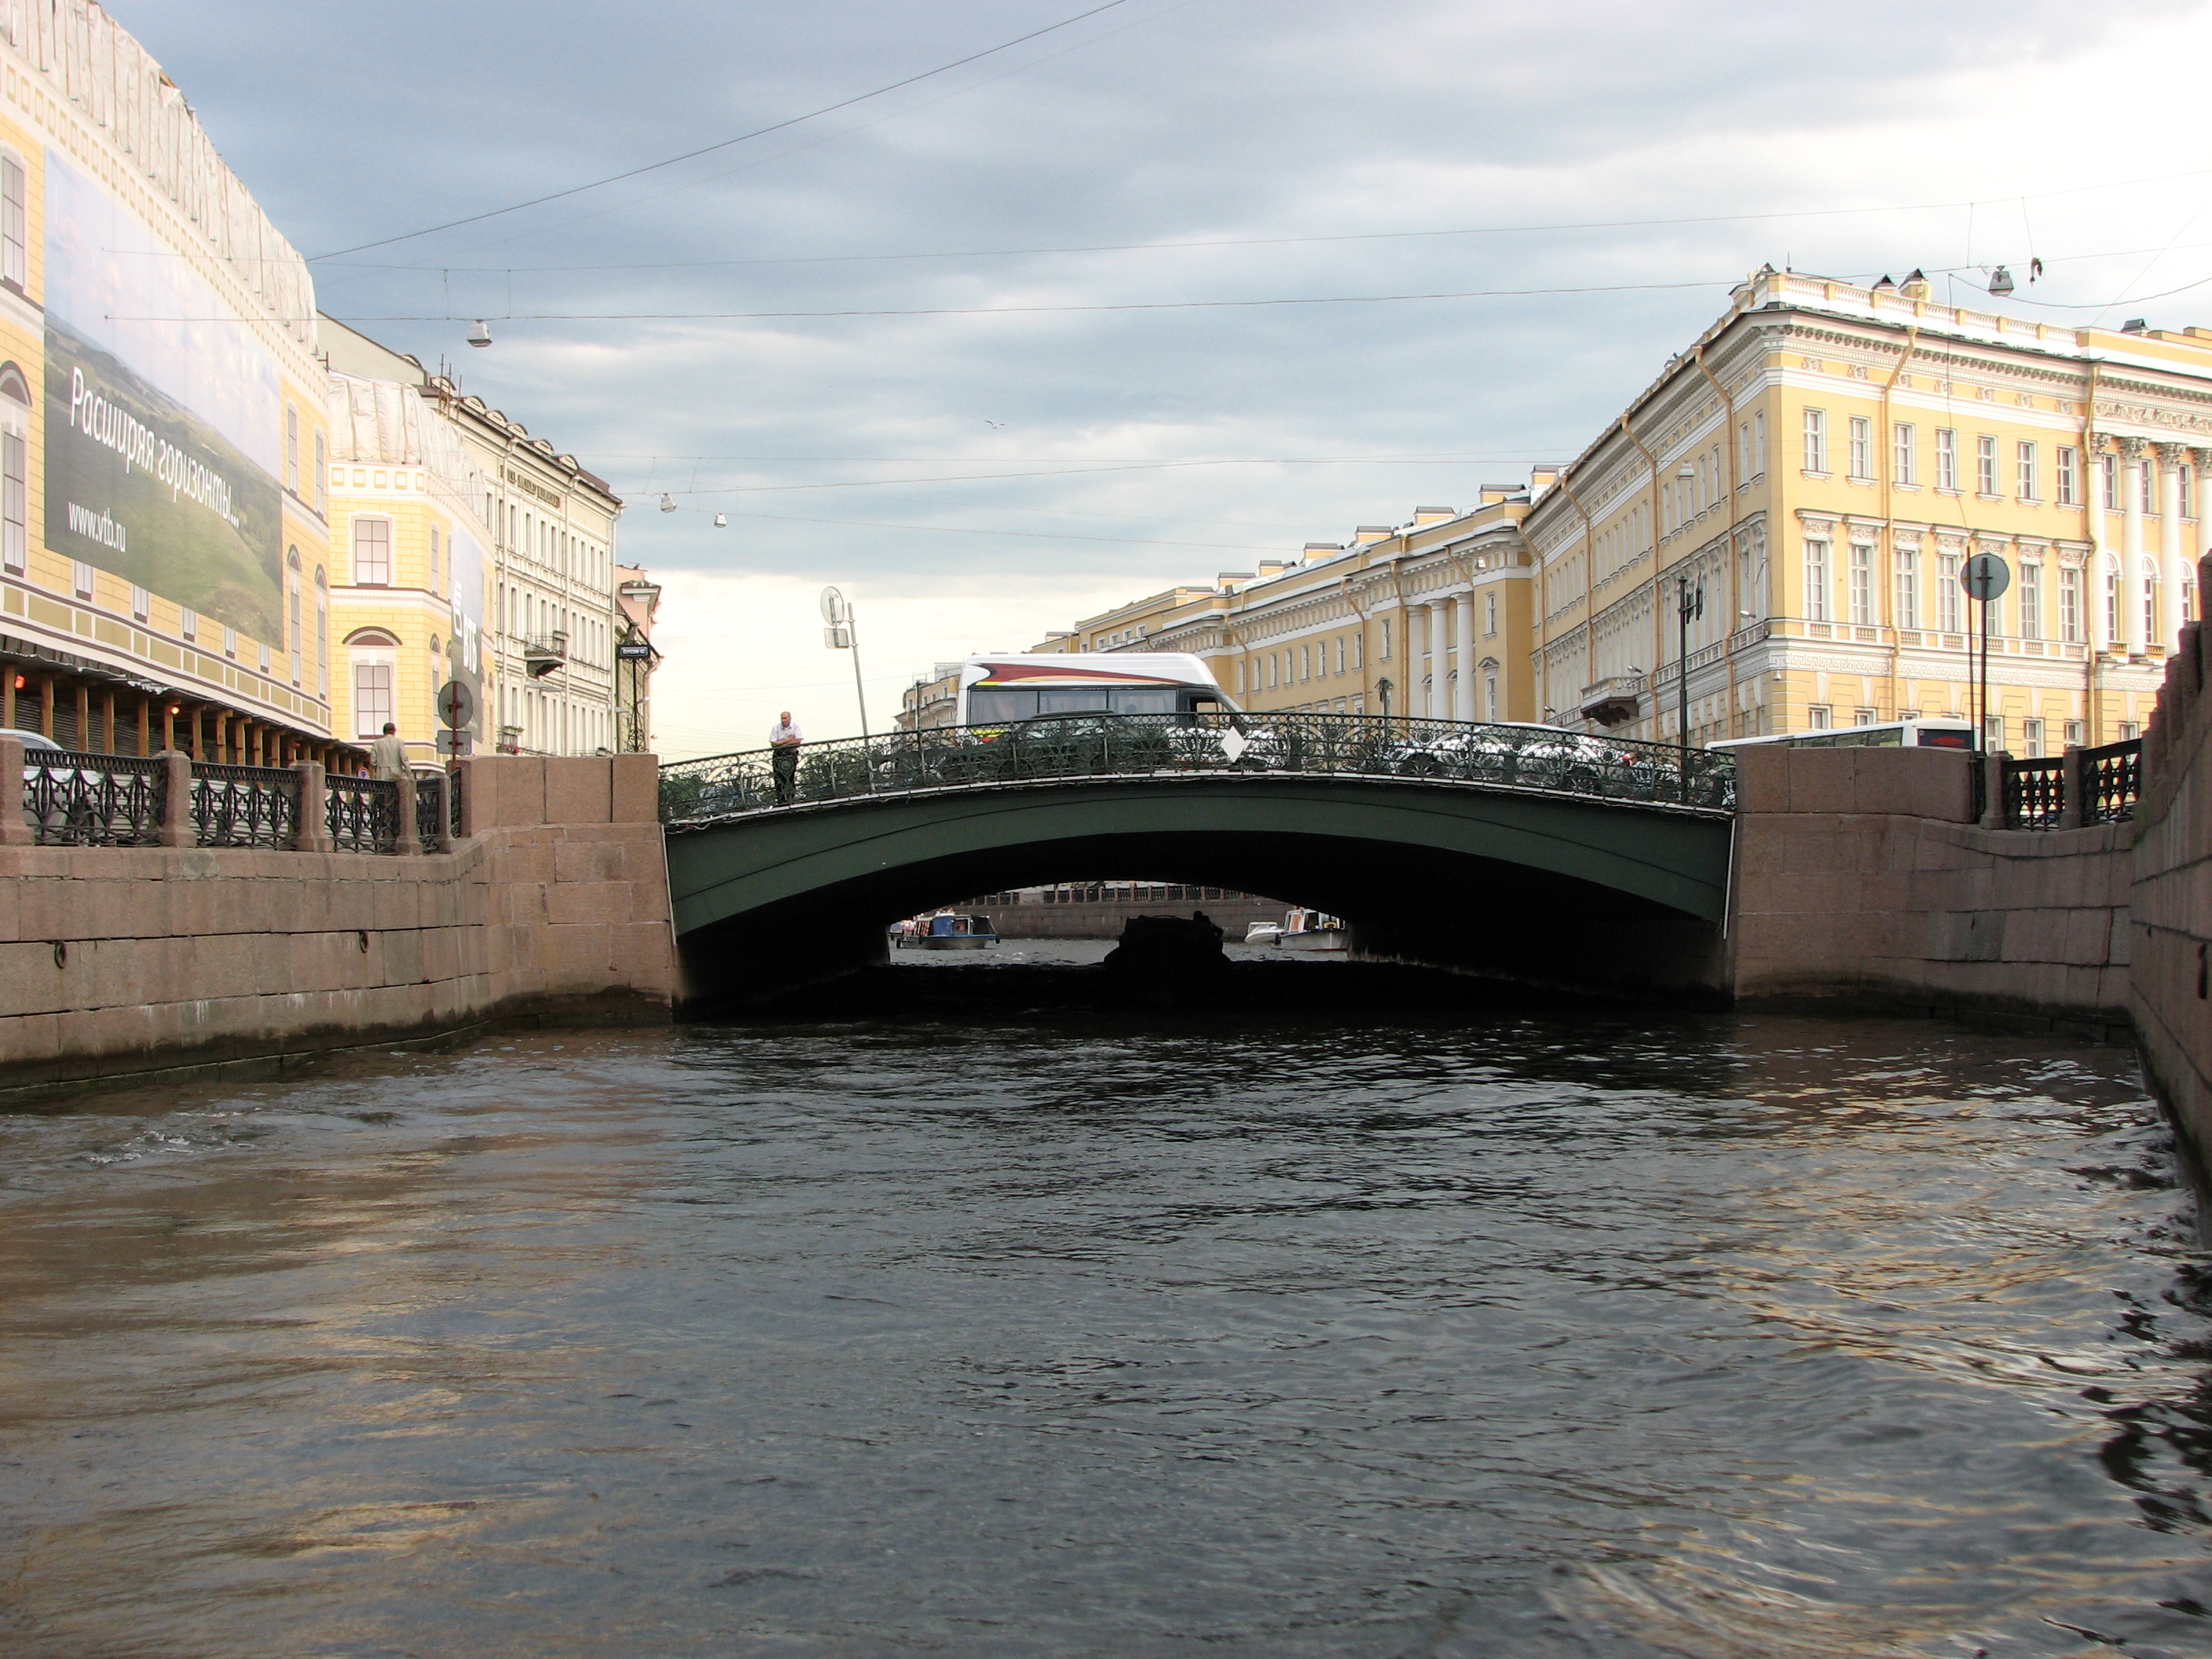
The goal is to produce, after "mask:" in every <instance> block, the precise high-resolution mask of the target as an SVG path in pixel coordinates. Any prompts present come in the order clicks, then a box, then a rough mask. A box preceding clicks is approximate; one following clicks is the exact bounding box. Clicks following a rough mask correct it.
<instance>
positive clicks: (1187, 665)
mask: <svg viewBox="0 0 2212 1659" xmlns="http://www.w3.org/2000/svg"><path fill="white" fill-rule="evenodd" d="M1237 712H1238V710H1237V705H1236V704H1235V703H1233V702H1231V701H1230V700H1229V696H1228V694H1227V693H1226V692H1225V691H1224V690H1222V689H1221V687H1220V686H1219V685H1218V684H1215V682H1214V678H1213V674H1212V671H1211V670H1209V669H1208V668H1207V667H1206V664H1205V662H1204V661H1203V660H1201V659H1199V658H1197V657H1193V656H1186V655H1182V654H1179V653H1170V652H1164V651H1162V652H1151V653H1146V652H1141V651H1112V652H1105V651H1100V652H1074V651H1068V652H1039V653H1036V654H1034V655H1029V654H1022V653H1008V654H1006V655H1004V656H996V657H970V658H969V659H968V660H967V661H966V662H964V663H963V664H961V665H960V708H959V710H958V714H957V723H958V724H959V725H962V726H998V725H1000V724H1006V725H1011V724H1012V723H1013V722H1014V721H1016V720H1034V719H1036V717H1037V716H1038V715H1040V714H1236V713H1237Z"/></svg>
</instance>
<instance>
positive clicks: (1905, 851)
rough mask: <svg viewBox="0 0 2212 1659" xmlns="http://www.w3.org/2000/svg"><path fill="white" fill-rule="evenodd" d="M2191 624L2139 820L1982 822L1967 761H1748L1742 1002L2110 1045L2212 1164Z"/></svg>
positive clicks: (1912, 755)
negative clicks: (1889, 1012)
mask: <svg viewBox="0 0 2212 1659" xmlns="http://www.w3.org/2000/svg"><path fill="white" fill-rule="evenodd" d="M2206 649H2207V641H2206V640H2205V638H2204V635H2203V630H2202V629H2201V628H2199V627H2198V626H2197V625H2196V624H2194V623H2192V624H2191V626H2189V627H2188V628H2187V629H2184V630H2183V634H2182V637H2181V640H2180V641H2179V646H2178V647H2177V648H2176V650H2175V652H2174V654H2173V655H2172V658H2171V659H2169V661H2168V664H2167V669H2166V685H2165V688H2164V690H2162V691H2161V692H2160V697H2159V711H2158V714H2157V716H2156V718H2155V719H2154V721H2153V722H2152V725H2151V728H2150V730H2149V732H2148V733H2147V734H2146V736H2145V739H2144V744H2143V757H2142V786H2141V796H2140V799H2138V800H2137V802H2136V808H2135V814H2134V817H2133V819H2132V821H2131V822H2129V823H2115V824H2107V825H2104V826H2100V827H2096V828H2088V829H2054V830H2041V831H2038V830H2021V829H1992V828H1986V827H1984V826H1983V825H1982V824H1979V823H1973V822H1971V821H1970V819H1971V817H1972V812H1971V797H1970V790H1971V787H1972V772H1971V768H1972V766H1973V765H1974V761H1973V759H1972V757H1967V756H1961V755H1947V754H1940V753H1932V752H1929V751H1927V750H1867V749H1861V750H1846V749H1830V750H1804V749H1800V750H1783V749H1774V750H1747V751H1745V752H1744V756H1743V762H1744V766H1743V773H1742V776H1741V803H1742V811H1741V816H1740V817H1739V819H1738V823H1737V838H1736V853H1735V877H1734V879H1735V907H1734V915H1733V919H1732V922H1731V926H1730V929H1729V953H1730V975H1731V983H1732V985H1733V987H1734V990H1735V996H1736V1000H1737V1002H1738V1004H1739V1006H1751V1007H1758V1006H1785V1007H1787V1006H1800V1007H1805V1006H1809V1007H1816V1008H1821V1007H1825V1008H1839V1007H1846V1006H1865V1007H1869V1008H1887V1009H1897V1008H1911V1009H1918V1010H1922V1011H1924V1012H1930V1013H1944V1014H1954V1015H1967V1016H1987V1015H1991V1014H1995V1015H1999V1016H2004V1017H2008V1018H2014V1019H2019V1020H2025V1021H2033V1022H2038V1023H2043V1024H2051V1025H2054V1026H2058V1027H2062V1028H2077V1029H2078V1028H2089V1029H2093V1030H2097V1031H2099V1032H2100V1033H2102V1034H2104V1035H2106V1036H2113V1037H2125V1036H2129V1035H2130V1034H2132V1036H2133V1037H2134V1039H2135V1041H2136V1043H2137V1045H2138V1047H2139V1048H2140V1049H2141V1052H2142V1057H2143V1063H2144V1066H2145V1069H2146V1072H2147V1073H2148V1077H2149V1079H2150V1082H2151V1084H2152V1086H2153V1087H2154V1089H2155V1090H2156V1091H2157V1092H2158V1094H2159V1096H2160V1098H2161V1099H2163V1100H2164V1101H2165V1102H2166V1105H2167V1106H2168V1108H2169V1109H2171V1111H2172V1114H2173V1116H2174V1119H2175V1121H2177V1122H2178V1123H2179V1126H2180V1127H2181V1130H2182V1132H2183V1133H2184V1134H2185V1136H2186V1137H2187V1138H2188V1139H2190V1140H2191V1142H2192V1143H2193V1146H2194V1149H2195V1151H2196V1152H2197V1158H2198V1161H2199V1164H2200V1167H2204V1166H2205V1164H2206V1160H2207V1156H2208V1154H2212V699H2208V698H2207V697H2206V696H2204V690H2205V678H2206V672H2205V670H2206V664H2205V653H2206Z"/></svg>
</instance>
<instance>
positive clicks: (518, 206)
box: [307, 0, 1128, 264]
mask: <svg viewBox="0 0 2212 1659" xmlns="http://www.w3.org/2000/svg"><path fill="white" fill-rule="evenodd" d="M1127 3H1128V0H1105V3H1103V5H1097V6H1093V7H1091V9H1089V10H1088V11H1079V12H1078V13H1076V14H1075V15H1074V16H1073V17H1063V18H1061V19H1060V21H1058V22H1057V23H1048V24H1047V25H1046V26H1045V27H1043V28H1041V29H1031V30H1030V32H1029V33H1027V34H1020V35H1016V36H1015V37H1014V38H1013V39H1012V40H1002V41H1000V43H999V44H998V45H997V46H988V47H986V48H985V49H984V50H983V51H981V52H969V54H968V55H967V56H966V57H965V58H955V59H953V61H952V62H951V63H949V64H939V65H938V66H937V67H936V68H935V69H933V70H923V71H922V72H921V74H919V75H909V76H907V77H906V78H905V79H904V80H902V81H894V82H891V83H890V85H889V86H884V87H878V88H876V89H875V90H874V91H872V92H863V93H860V94H855V95H854V96H853V97H850V98H842V99H840V100H838V101H837V102H836V103H834V104H824V105H823V106H822V107H821V108H820V109H817V110H809V111H808V112H806V113H805V114H804V115H794V116H792V117H790V118H788V119H787V120H782V121H777V122H774V123H772V124H770V125H768V126H764V127H757V128H755V129H754V130H753V131H750V132H742V133H739V134H738V136H737V137H734V138H725V139H723V140H721V141H720V143H712V144H702V146H700V148H698V149H690V150H686V151H684V154H683V155H671V156H670V157H668V158H667V159H666V160H665V161H648V162H647V163H646V164H645V165H644V166H643V167H631V168H629V170H628V171H626V172H623V173H610V174H608V175H607V177H605V178H604V179H592V181H591V182H590V183H589V184H584V185H570V186H569V187H568V189H566V190H556V191H550V192H549V193H548V194H546V195H544V196H533V197H531V198H530V199H529V200H528V201H526V202H516V203H513V204H510V205H508V206H507V207H503V208H491V209H488V210H485V211H484V212H482V213H471V214H469V215H467V216H465V217H464V218H459V219H448V220H447V221H446V222H445V223H443V224H438V225H430V226H428V227H426V228H423V229H422V230H410V231H408V232H407V233H405V234H404V235H398V236H382V237H379V238H378V239H377V240H374V241H373V242H356V244H354V246H351V247H342V248H338V249H337V250H335V251H334V252H330V253H323V254H318V255H316V256H315V257H314V258H312V259H310V260H308V262H307V263H308V264H318V263H319V262H320V261H322V260H324V259H335V258H339V257H341V256H342V255H344V254H348V253H363V252H368V250H369V249H370V248H374V247H389V246H392V244H393V243H395V242H411V241H414V240H416V239H417V238H418V237H423V236H435V234H438V232H440V231H441V230H458V229H459V228H460V227H461V226H463V225H474V224H481V223H482V222H483V221H484V220H486V219H497V218H501V217H503V216H505V215H507V214H510V213H520V212H521V211H522V210H524V209H525V208H533V207H541V206H543V205H544V204H546V203H547V202H558V201H561V200H562V199H563V198H564V197H570V196H580V195H582V194H583V193H584V192H585V191H591V190H598V189H599V188H600V187H602V186H603V185H617V184H620V183H621V182H622V181H623V179H635V178H638V177H640V176H641V175H642V174H645V173H657V172H659V170H660V169H661V168H663V167H674V166H676V165H677V163H678V162H679V161H694V160H696V159H697V158H698V157H700V156H702V155H713V154H714V152H715V151H717V150H723V149H730V148H731V147H732V145H736V144H742V143H747V142H749V141H750V140H752V139H755V138H764V137H767V136H768V135H769V133H771V132H781V131H783V130H784V129H785V128H786V127H795V126H797V125H799V124H800V123H801V122H803V121H811V120H814V119H816V118H817V117H820V116H823V115H830V114H834V113H836V112H837V111H839V110H841V109H850V108H851V107H852V106H854V105H855V104H865V103H866V102H867V101H868V100H870V99H872V98H881V97H883V96H884V94H887V93H893V92H896V91H897V90H898V89H899V88H902V87H910V86H913V85H914V84H915V82H920V81H927V80H931V79H933V78H934V77H935V76H939V75H945V74H949V73H951V71H952V70H957V69H960V68H963V67H964V66H965V65H967V64H974V63H979V62H981V60H982V59H984V58H992V57H995V56H997V55H998V54H999V53H1000V52H1009V51H1012V49H1013V48H1014V47H1016V46H1021V45H1023V44H1024V42H1026V41H1030V40H1038V39H1041V38H1042V37H1043V36H1045V35H1048V34H1052V33H1056V32H1057V31H1059V30H1060V29H1064V28H1067V27H1072V26H1073V25H1074V24H1077V23H1080V22H1081V21H1083V20H1084V19H1085V18H1086V17H1096V16H1097V15H1098V14H1099V13H1101V12H1106V11H1112V10H1113V9H1115V7H1117V6H1123V5H1127Z"/></svg>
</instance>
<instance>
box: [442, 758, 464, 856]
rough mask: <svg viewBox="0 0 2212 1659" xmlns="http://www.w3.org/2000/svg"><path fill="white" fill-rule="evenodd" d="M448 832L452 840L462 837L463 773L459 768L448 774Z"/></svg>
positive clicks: (448, 836)
mask: <svg viewBox="0 0 2212 1659" xmlns="http://www.w3.org/2000/svg"><path fill="white" fill-rule="evenodd" d="M446 834H447V839H449V840H452V841H459V839H460V838H461V775H460V773H459V770H458V769H456V770H454V771H451V772H448V773H447V774H446Z"/></svg>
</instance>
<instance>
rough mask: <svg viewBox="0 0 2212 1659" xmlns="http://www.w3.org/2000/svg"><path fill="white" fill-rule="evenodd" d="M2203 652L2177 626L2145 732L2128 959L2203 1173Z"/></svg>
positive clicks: (2193, 632)
mask: <svg viewBox="0 0 2212 1659" xmlns="http://www.w3.org/2000/svg"><path fill="white" fill-rule="evenodd" d="M2200 591H2202V589H2201V588H2200ZM2205 648H2206V641H2205V640H2204V637H2203V629H2201V628H2200V627H2199V626H2198V625H2197V624H2196V623H2191V625H2190V626H2189V627H2187V628H2185V629H2183V630H2182V636H2181V642H2180V647H2179V649H2178V650H2177V651H2176V652H2175V653H2174V655H2173V657H2172V659H2170V660H2169V662H2168V663H2167V665H2166V684H2165V686H2164V687H2163V688H2162V689H2161V690H2160V692H2159V698H2158V712H2157V714H2156V715H2155V716H2154V719H2153V720H2152V722H2151V726H2150V730H2149V731H2148V732H2147V733H2146V734H2145V737H2144V741H2143V792H2142V801H2141V803H2140V804H2139V805H2138V806H2137V808H2136V821H2137V823H2139V824H2140V825H2141V833H2140V836H2139V837H2138V839H2137V840H2136V844H2135V851H2134V859H2133V876H2134V898H2133V900H2132V902H2131V906H2130V920H2131V922H2132V929H2133V933H2134V941H2133V945H2132V946H2131V949H2132V951H2133V959H2132V961H2131V963H2130V997H2131V1008H2132V1012H2133V1014H2134V1017H2135V1028H2136V1043H2137V1045H2138V1047H2139V1048H2141V1050H2142V1057H2143V1066H2144V1069H2145V1070H2146V1071H2147V1072H2148V1074H2149V1077H2150V1081H2151V1085H2152V1086H2153V1087H2154V1089H2155V1090H2157V1091H2158V1093H2159V1096H2160V1098H2161V1099H2163V1100H2164V1101H2165V1102H2166V1106H2167V1108H2168V1109H2170V1110H2171V1111H2172V1114H2173V1115H2174V1118H2175V1120H2176V1121H2178V1122H2179V1124H2180V1126H2181V1128H2182V1132H2183V1133H2184V1134H2185V1135H2186V1136H2187V1137H2188V1138H2189V1139H2190V1140H2191V1143H2192V1144H2193V1146H2194V1149H2195V1151H2196V1152H2197V1160H2198V1167H2199V1169H2200V1170H2201V1169H2204V1168H2206V1167H2207V1163H2206V1160H2207V1157H2208V1154H2212V962H2208V957H2212V699H2208V698H2206V697H2205V696H2204V678H2205V673H2204V668H2205V665H2204V652H2205Z"/></svg>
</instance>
